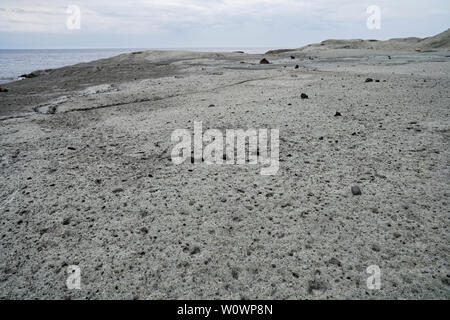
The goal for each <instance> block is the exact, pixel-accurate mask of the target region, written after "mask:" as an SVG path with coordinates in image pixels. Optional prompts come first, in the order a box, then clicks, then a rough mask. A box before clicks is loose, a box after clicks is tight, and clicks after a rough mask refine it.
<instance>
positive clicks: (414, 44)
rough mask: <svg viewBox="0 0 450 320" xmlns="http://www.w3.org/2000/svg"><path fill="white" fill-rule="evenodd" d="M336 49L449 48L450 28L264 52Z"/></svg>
mask: <svg viewBox="0 0 450 320" xmlns="http://www.w3.org/2000/svg"><path fill="white" fill-rule="evenodd" d="M336 49H364V50H405V51H414V50H416V51H424V50H433V49H450V29H448V30H446V31H444V32H442V33H439V34H438V35H435V36H433V37H428V38H424V39H422V38H415V37H409V38H394V39H389V40H384V41H382V40H375V39H370V40H363V39H350V40H336V39H330V40H325V41H322V42H320V43H316V44H309V45H307V46H304V47H301V48H298V49H281V50H271V51H268V52H267V53H266V54H284V53H288V52H293V51H297V52H298V51H299V52H305V53H307V52H310V51H322V50H336Z"/></svg>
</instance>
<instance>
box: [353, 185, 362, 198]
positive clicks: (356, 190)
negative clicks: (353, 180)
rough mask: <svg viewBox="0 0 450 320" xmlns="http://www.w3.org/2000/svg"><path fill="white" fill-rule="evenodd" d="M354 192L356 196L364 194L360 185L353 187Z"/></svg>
mask: <svg viewBox="0 0 450 320" xmlns="http://www.w3.org/2000/svg"><path fill="white" fill-rule="evenodd" d="M352 193H353V195H354V196H360V195H361V194H362V192H361V189H360V188H359V187H358V186H353V187H352Z"/></svg>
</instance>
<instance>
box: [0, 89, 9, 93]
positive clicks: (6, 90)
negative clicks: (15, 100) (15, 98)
mask: <svg viewBox="0 0 450 320" xmlns="http://www.w3.org/2000/svg"><path fill="white" fill-rule="evenodd" d="M0 92H8V89H6V88H0Z"/></svg>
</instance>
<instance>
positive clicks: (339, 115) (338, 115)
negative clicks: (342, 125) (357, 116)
mask: <svg viewBox="0 0 450 320" xmlns="http://www.w3.org/2000/svg"><path fill="white" fill-rule="evenodd" d="M334 116H335V117H342V114H341V113H340V112H339V111H336V114H335V115H334Z"/></svg>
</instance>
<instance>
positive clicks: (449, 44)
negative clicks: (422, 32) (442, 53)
mask: <svg viewBox="0 0 450 320" xmlns="http://www.w3.org/2000/svg"><path fill="white" fill-rule="evenodd" d="M418 46H419V48H420V49H422V50H423V49H450V29H447V30H446V31H444V32H441V33H439V34H438V35H435V36H434V37H429V38H425V39H423V40H422V41H420V42H419V44H418Z"/></svg>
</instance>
